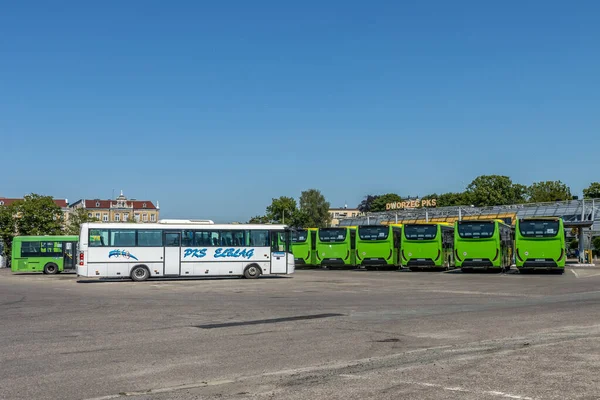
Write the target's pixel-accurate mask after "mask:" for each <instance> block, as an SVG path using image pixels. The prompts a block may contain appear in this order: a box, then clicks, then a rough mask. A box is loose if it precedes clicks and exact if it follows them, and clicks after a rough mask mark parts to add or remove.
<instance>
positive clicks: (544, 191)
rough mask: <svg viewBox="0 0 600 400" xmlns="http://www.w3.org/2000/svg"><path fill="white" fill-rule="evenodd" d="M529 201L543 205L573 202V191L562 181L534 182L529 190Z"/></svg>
mask: <svg viewBox="0 0 600 400" xmlns="http://www.w3.org/2000/svg"><path fill="white" fill-rule="evenodd" d="M527 197H528V201H529V202H531V203H542V202H549V201H562V200H571V199H572V198H573V196H572V195H571V189H569V187H568V186H567V185H565V184H564V183H562V182H561V181H545V182H534V183H532V184H531V186H529V187H528V188H527Z"/></svg>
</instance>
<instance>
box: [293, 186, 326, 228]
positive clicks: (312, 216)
mask: <svg viewBox="0 0 600 400" xmlns="http://www.w3.org/2000/svg"><path fill="white" fill-rule="evenodd" d="M298 218H299V219H302V223H303V224H302V225H304V226H308V227H311V228H324V227H326V226H327V225H329V223H330V222H331V215H329V202H328V201H327V200H326V199H325V196H323V195H322V194H321V192H320V191H319V190H317V189H308V190H305V191H304V192H302V194H300V214H298Z"/></svg>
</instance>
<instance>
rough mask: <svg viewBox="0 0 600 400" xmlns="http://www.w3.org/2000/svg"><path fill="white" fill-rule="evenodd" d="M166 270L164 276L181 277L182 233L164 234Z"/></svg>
mask: <svg viewBox="0 0 600 400" xmlns="http://www.w3.org/2000/svg"><path fill="white" fill-rule="evenodd" d="M163 243H164V244H165V247H164V258H163V261H164V269H163V275H164V276H168V275H171V276H173V275H177V276H178V275H180V266H181V248H180V245H181V231H165V232H164V233H163Z"/></svg>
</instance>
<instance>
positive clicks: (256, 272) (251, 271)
mask: <svg viewBox="0 0 600 400" xmlns="http://www.w3.org/2000/svg"><path fill="white" fill-rule="evenodd" d="M259 276H260V267H259V266H258V265H256V264H251V265H248V266H247V267H246V269H245V270H244V278H246V279H256V278H258V277H259Z"/></svg>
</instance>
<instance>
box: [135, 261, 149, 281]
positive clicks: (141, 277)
mask: <svg viewBox="0 0 600 400" xmlns="http://www.w3.org/2000/svg"><path fill="white" fill-rule="evenodd" d="M148 278H150V270H149V269H148V267H146V266H145V265H136V266H135V267H133V269H132V270H131V280H132V281H135V282H143V281H145V280H146V279H148Z"/></svg>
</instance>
